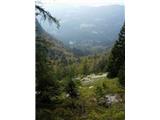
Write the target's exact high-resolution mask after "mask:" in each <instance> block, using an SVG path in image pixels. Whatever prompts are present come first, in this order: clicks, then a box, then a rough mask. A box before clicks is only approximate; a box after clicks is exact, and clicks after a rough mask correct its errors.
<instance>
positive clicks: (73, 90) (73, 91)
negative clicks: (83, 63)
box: [65, 77, 78, 98]
mask: <svg viewBox="0 0 160 120" xmlns="http://www.w3.org/2000/svg"><path fill="white" fill-rule="evenodd" d="M66 80H67V85H66V88H65V90H66V92H67V93H68V94H69V96H70V97H71V98H78V89H77V85H76V83H75V81H74V80H73V79H72V78H70V77H68V78H67V79H66Z"/></svg>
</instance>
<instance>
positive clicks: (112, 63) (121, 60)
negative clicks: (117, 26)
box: [107, 25, 125, 86]
mask: <svg viewBox="0 0 160 120" xmlns="http://www.w3.org/2000/svg"><path fill="white" fill-rule="evenodd" d="M107 70H108V77H110V78H114V77H118V78H119V81H120V83H121V84H122V85H123V86H124V84H125V82H124V81H125V75H124V73H125V25H123V27H122V29H121V31H120V33H119V38H118V40H117V41H116V43H115V45H114V46H113V48H112V50H111V53H110V56H109V61H108V68H107Z"/></svg>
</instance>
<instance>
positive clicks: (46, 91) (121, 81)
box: [36, 6, 125, 120]
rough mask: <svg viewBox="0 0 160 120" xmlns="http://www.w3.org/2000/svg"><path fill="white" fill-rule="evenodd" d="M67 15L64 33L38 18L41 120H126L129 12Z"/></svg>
mask: <svg viewBox="0 0 160 120" xmlns="http://www.w3.org/2000/svg"><path fill="white" fill-rule="evenodd" d="M113 8H114V10H112V9H113ZM48 9H50V8H49V7H48ZM57 9H58V8H56V7H55V10H56V12H58V10H57ZM64 9H66V11H65V12H67V13H66V14H65V16H63V15H64V13H59V14H57V15H62V18H63V20H64V21H62V24H61V26H62V27H61V28H60V29H55V30H53V29H52V28H55V27H56V26H55V27H49V26H48V25H49V23H41V21H40V18H39V17H36V119H37V120H124V118H125V76H124V73H125V69H124V66H125V58H124V57H125V56H124V55H125V49H124V47H125V44H124V42H125V38H124V36H125V24H124V18H123V15H122V14H121V12H122V11H121V10H123V7H122V6H109V7H105V6H102V7H98V8H97V7H89V8H88V7H83V9H82V8H75V9H76V12H75V11H72V12H71V11H70V8H68V7H64ZM75 9H74V10H75ZM79 9H81V10H79ZM106 9H107V11H109V12H105V14H106V15H105V14H104V12H103V11H104V10H105V11H106ZM72 10H73V8H72ZM49 11H50V10H49ZM117 11H121V12H120V13H119V12H118V14H117ZM68 12H71V14H68ZM77 12H78V13H77ZM92 12H94V14H93V13H92ZM96 12H97V14H96ZM40 13H43V12H40ZM40 13H39V14H40ZM45 13H46V14H47V15H48V12H44V13H43V14H45ZM114 13H115V14H114ZM46 14H45V15H46ZM55 14H56V13H55ZM47 15H46V16H47ZM49 15H50V14H49ZM86 15H89V16H86ZM95 15H96V16H95ZM104 16H106V18H105V19H104ZM43 17H44V16H43ZM68 17H69V18H68ZM77 17H78V19H77ZM99 17H100V18H99ZM102 17H103V20H102ZM94 18H96V19H94ZM75 19H76V20H75ZM115 19H116V20H115ZM114 20H115V21H114ZM72 21H73V22H72ZM105 21H107V22H105ZM54 22H56V20H55V21H54ZM105 24H107V25H106V26H105ZM77 26H78V27H79V28H78V29H77V30H75V28H74V27H77ZM100 31H102V32H100Z"/></svg>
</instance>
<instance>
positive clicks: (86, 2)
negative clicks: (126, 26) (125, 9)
mask: <svg viewBox="0 0 160 120" xmlns="http://www.w3.org/2000/svg"><path fill="white" fill-rule="evenodd" d="M40 1H42V3H43V4H48V5H49V4H57V5H58V4H61V5H64V4H65V5H77V6H79V5H80V6H102V5H111V4H120V5H123V4H124V3H123V2H124V1H123V0H40Z"/></svg>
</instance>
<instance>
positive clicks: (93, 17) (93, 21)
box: [42, 5, 124, 55]
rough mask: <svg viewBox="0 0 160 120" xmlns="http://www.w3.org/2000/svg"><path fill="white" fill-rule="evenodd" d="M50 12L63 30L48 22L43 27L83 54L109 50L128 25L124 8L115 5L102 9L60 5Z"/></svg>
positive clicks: (101, 7) (102, 7) (100, 7)
mask: <svg viewBox="0 0 160 120" xmlns="http://www.w3.org/2000/svg"><path fill="white" fill-rule="evenodd" d="M52 9H53V11H52V10H51V9H49V11H50V12H51V13H52V14H53V15H54V16H55V17H57V18H58V19H59V18H60V19H61V21H60V24H61V27H60V29H59V30H58V29H53V28H55V27H50V25H49V24H48V23H43V22H42V26H43V28H44V29H45V30H46V31H47V32H48V33H50V34H51V35H53V36H55V37H56V38H58V39H59V40H61V41H62V42H63V43H64V45H65V46H67V47H69V48H70V49H72V50H73V52H74V51H78V52H80V55H81V54H82V55H83V54H84V55H88V54H94V53H99V52H102V51H104V50H106V49H109V48H111V47H112V45H113V44H114V42H115V40H117V38H118V34H119V32H120V29H121V27H122V25H123V23H124V6H121V5H111V6H99V7H88V6H83V7H71V6H68V7H67V6H66V7H64V8H63V9H62V8H61V7H60V6H59V7H58V6H56V7H55V8H52Z"/></svg>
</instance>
